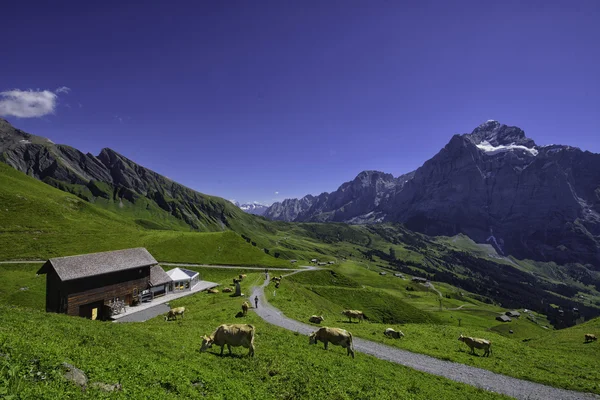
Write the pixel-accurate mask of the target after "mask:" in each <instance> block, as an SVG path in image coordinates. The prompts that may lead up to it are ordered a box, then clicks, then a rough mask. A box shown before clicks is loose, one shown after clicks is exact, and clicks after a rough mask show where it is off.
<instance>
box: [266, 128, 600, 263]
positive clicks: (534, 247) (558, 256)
mask: <svg viewBox="0 0 600 400" xmlns="http://www.w3.org/2000/svg"><path fill="white" fill-rule="evenodd" d="M264 216H265V217H267V218H270V219H274V220H282V221H296V222H307V221H314V222H346V223H354V224H364V223H376V222H401V223H403V224H405V225H406V226H407V227H408V228H410V229H412V230H414V231H417V232H422V233H425V234H428V235H434V236H436V235H446V236H453V235H456V234H459V233H463V234H466V235H468V236H469V237H470V238H472V239H473V240H475V241H476V242H479V243H489V244H492V245H493V246H494V247H495V248H496V249H497V250H498V252H499V253H501V254H511V255H514V256H516V257H519V258H532V259H536V260H542V261H556V262H559V263H565V262H584V263H593V264H598V263H600V154H594V153H590V152H587V151H582V150H580V149H578V148H575V147H571V146H563V145H549V146H538V145H536V143H535V142H534V141H533V140H532V139H530V138H528V137H526V136H525V132H523V130H521V129H519V128H517V127H511V126H507V125H503V124H500V123H499V122H497V121H487V122H485V123H483V124H481V125H480V126H478V127H477V128H476V129H475V130H473V132H471V133H469V134H463V135H454V136H453V137H452V139H451V140H450V142H449V143H448V144H447V145H446V146H445V147H444V148H443V149H442V150H441V151H440V152H439V153H438V154H436V155H435V156H434V157H432V158H431V159H430V160H428V161H426V162H425V163H424V164H423V166H421V167H420V168H418V169H417V170H416V171H413V172H410V173H408V174H405V175H402V176H400V177H397V178H394V177H393V176H392V175H390V174H386V173H383V172H378V171H364V172H361V173H360V174H359V175H358V176H357V177H356V178H355V179H354V180H353V181H351V182H347V183H344V184H342V185H341V186H340V187H339V188H338V189H337V190H336V191H334V192H332V193H322V194H320V195H319V196H311V195H308V196H305V197H303V198H302V199H287V200H284V201H283V202H280V203H279V202H278V203H274V204H273V205H271V207H269V208H268V209H267V211H266V212H265V213H264Z"/></svg>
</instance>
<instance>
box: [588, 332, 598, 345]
mask: <svg viewBox="0 0 600 400" xmlns="http://www.w3.org/2000/svg"><path fill="white" fill-rule="evenodd" d="M594 340H598V338H597V337H596V335H594V334H592V333H586V334H585V342H586V343H587V342H593V341H594Z"/></svg>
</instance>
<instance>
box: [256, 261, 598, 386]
mask: <svg viewBox="0 0 600 400" xmlns="http://www.w3.org/2000/svg"><path fill="white" fill-rule="evenodd" d="M341 271H343V272H341ZM346 272H348V274H346ZM407 278H408V279H407V280H403V279H401V278H397V277H394V276H390V275H387V276H380V275H379V274H378V273H377V272H376V271H371V270H367V269H366V268H364V267H363V268H362V269H361V268H359V267H357V266H356V265H340V266H336V267H335V268H333V269H332V270H322V271H317V272H302V273H298V274H295V275H291V276H289V277H286V278H284V280H283V281H282V284H281V286H280V287H279V289H275V287H274V285H273V284H269V286H268V287H267V288H266V290H265V293H266V295H267V297H268V299H269V301H270V302H271V303H272V304H273V305H274V306H276V307H277V308H279V309H281V310H282V311H283V312H284V314H285V315H286V316H288V317H291V318H294V319H297V320H299V321H302V322H305V323H309V322H308V317H309V316H311V315H313V314H315V315H323V317H324V318H325V321H324V322H323V323H322V325H324V326H334V327H342V328H344V329H348V330H349V331H351V332H352V334H353V335H355V336H358V337H362V338H364V339H369V340H373V341H377V342H381V343H384V344H387V345H390V346H394V347H398V348H402V349H405V350H409V351H413V352H417V353H422V354H427V355H430V356H433V357H436V358H440V359H443V360H448V361H454V362H459V363H462V364H468V365H472V366H475V367H479V368H484V369H488V370H490V371H494V372H498V373H502V374H505V375H509V376H513V377H516V378H521V379H526V380H531V381H535V382H540V383H543V384H547V385H550V386H556V387H560V388H565V389H572V390H578V391H586V392H594V393H598V394H600V369H599V368H598V367H597V360H598V357H599V356H600V345H599V344H598V343H597V342H594V343H589V344H584V334H585V333H595V334H596V335H598V334H600V319H598V318H596V319H594V320H591V321H589V322H587V323H584V324H581V325H577V326H575V327H572V328H568V329H563V330H553V329H552V327H551V326H550V327H549V328H550V329H545V328H543V326H548V322H547V321H546V320H545V318H544V316H542V315H539V314H536V313H533V315H534V317H535V319H536V322H532V321H531V320H529V319H528V318H527V316H528V314H523V315H522V316H521V317H520V318H519V319H514V320H513V321H512V322H509V323H501V322H498V321H496V320H495V317H496V316H497V315H498V314H499V313H501V312H503V311H506V310H505V309H502V308H499V307H496V306H493V305H490V304H486V303H482V302H480V301H478V300H477V299H475V298H473V297H471V296H472V295H471V294H470V293H463V296H462V297H460V298H458V299H457V298H447V297H446V295H449V296H450V295H456V289H455V288H452V287H451V286H449V285H444V284H438V283H434V285H435V288H436V289H438V290H439V291H440V292H442V294H443V297H441V298H440V296H439V294H438V293H436V292H434V291H432V290H431V289H430V288H426V287H424V286H423V285H421V284H415V283H413V282H411V281H410V280H409V278H410V277H407ZM358 282H360V283H361V284H358ZM406 287H411V288H413V289H414V290H412V291H408V290H406ZM440 299H441V301H442V310H440V306H439V304H440V303H439V301H440ZM347 308H350V309H360V310H362V311H363V312H364V313H365V315H366V317H367V318H368V319H367V320H366V321H363V322H361V323H358V322H356V321H353V322H352V323H349V322H348V319H347V318H346V317H344V316H342V315H341V311H342V310H343V309H347ZM521 311H522V310H521ZM459 320H460V322H459ZM459 323H460V326H459ZM388 327H391V328H394V329H396V330H401V331H402V332H403V333H404V334H405V335H406V337H405V338H403V339H400V340H394V339H389V338H387V337H385V336H384V335H383V331H384V330H385V329H386V328H388ZM510 330H512V331H513V333H509V331H510ZM461 334H463V335H465V336H474V337H482V338H486V339H488V340H491V341H492V349H493V350H492V351H493V354H492V356H491V357H489V358H488V357H480V355H481V351H480V352H479V355H475V356H474V355H471V354H470V353H469V349H468V347H467V346H466V345H464V344H463V343H461V342H459V341H458V340H457V339H458V337H459V335H461Z"/></svg>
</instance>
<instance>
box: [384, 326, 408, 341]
mask: <svg viewBox="0 0 600 400" xmlns="http://www.w3.org/2000/svg"><path fill="white" fill-rule="evenodd" d="M383 334H384V335H385V336H387V337H390V338H394V339H400V338H403V337H404V333H402V331H395V330H393V329H392V328H387V329H386V330H385V332H383Z"/></svg>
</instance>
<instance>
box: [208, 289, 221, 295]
mask: <svg viewBox="0 0 600 400" xmlns="http://www.w3.org/2000/svg"><path fill="white" fill-rule="evenodd" d="M207 292H208V293H210V294H215V293H219V289H208V290H207Z"/></svg>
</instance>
